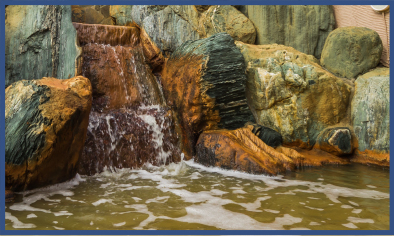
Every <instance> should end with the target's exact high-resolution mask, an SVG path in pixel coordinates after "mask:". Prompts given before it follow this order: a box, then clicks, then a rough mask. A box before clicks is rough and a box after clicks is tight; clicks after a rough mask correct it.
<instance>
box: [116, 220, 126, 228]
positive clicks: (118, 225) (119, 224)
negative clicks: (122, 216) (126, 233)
mask: <svg viewBox="0 0 394 236" xmlns="http://www.w3.org/2000/svg"><path fill="white" fill-rule="evenodd" d="M123 225H126V221H124V222H121V223H117V224H113V226H115V227H120V226H123Z"/></svg>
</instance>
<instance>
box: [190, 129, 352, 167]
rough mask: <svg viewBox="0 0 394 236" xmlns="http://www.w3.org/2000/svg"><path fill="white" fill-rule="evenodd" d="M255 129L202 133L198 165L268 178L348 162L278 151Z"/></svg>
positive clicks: (305, 152) (332, 157) (283, 149)
mask: <svg viewBox="0 0 394 236" xmlns="http://www.w3.org/2000/svg"><path fill="white" fill-rule="evenodd" d="M252 129H253V126H248V127H244V128H240V129H236V130H232V131H229V130H212V131H205V132H203V133H202V134H201V135H200V137H199V139H198V142H197V146H196V150H197V151H196V152H197V154H196V162H198V163H201V164H203V165H206V166H218V167H221V168H224V169H233V170H238V171H244V172H249V173H254V174H267V175H277V174H279V173H284V172H286V171H287V170H295V169H296V168H297V167H302V166H321V165H322V164H323V163H324V164H346V163H349V162H348V161H347V160H343V159H340V158H338V157H335V156H333V155H330V154H328V153H326V154H322V153H316V152H315V153H310V152H308V151H304V152H302V154H301V153H299V152H297V151H296V150H293V149H290V148H286V147H282V146H279V147H278V148H276V149H275V148H273V147H270V146H268V145H267V144H265V143H264V142H263V141H261V140H260V139H259V138H258V137H257V136H256V135H254V134H253V132H252ZM320 152H321V151H320ZM316 154H318V155H316Z"/></svg>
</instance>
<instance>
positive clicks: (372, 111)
mask: <svg viewBox="0 0 394 236" xmlns="http://www.w3.org/2000/svg"><path fill="white" fill-rule="evenodd" d="M351 117H352V124H353V127H354V132H355V134H356V136H357V140H358V150H357V152H356V153H357V154H358V156H359V157H358V158H356V159H355V161H359V162H367V163H368V162H370V163H377V164H380V165H389V161H390V69H389V68H377V69H375V70H373V71H371V72H368V73H366V74H364V75H362V76H360V77H358V78H357V80H356V91H355V94H354V97H353V100H352V106H351Z"/></svg>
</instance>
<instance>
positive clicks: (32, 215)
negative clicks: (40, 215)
mask: <svg viewBox="0 0 394 236" xmlns="http://www.w3.org/2000/svg"><path fill="white" fill-rule="evenodd" d="M26 218H27V219H30V218H37V216H36V215H35V214H33V213H31V214H28V215H27V216H26Z"/></svg>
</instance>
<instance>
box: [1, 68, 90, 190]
mask: <svg viewBox="0 0 394 236" xmlns="http://www.w3.org/2000/svg"><path fill="white" fill-rule="evenodd" d="M5 94H6V98H5V105H6V111H5V136H6V145H5V163H6V168H5V169H6V176H5V179H6V188H8V189H11V190H17V191H19V190H26V189H32V188H36V187H42V186H45V185H49V184H56V183H59V182H63V181H66V180H68V179H70V178H73V177H74V176H75V174H76V171H77V167H78V161H79V158H80V156H81V154H82V149H83V144H84V142H85V138H86V131H87V126H88V121H89V112H90V108H91V105H92V88H91V85H90V82H89V80H88V79H86V78H84V77H82V76H78V77H74V78H72V79H67V80H58V79H55V78H43V79H40V80H22V81H18V82H15V83H13V84H11V85H10V86H9V87H8V88H7V89H6V91H5Z"/></svg>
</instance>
